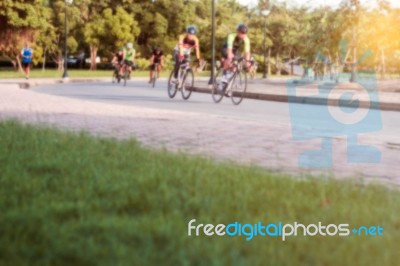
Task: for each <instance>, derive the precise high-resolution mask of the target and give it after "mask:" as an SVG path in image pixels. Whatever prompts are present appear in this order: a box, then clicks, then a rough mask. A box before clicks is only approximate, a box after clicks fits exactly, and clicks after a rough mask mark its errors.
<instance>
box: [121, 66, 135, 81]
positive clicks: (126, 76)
mask: <svg viewBox="0 0 400 266" xmlns="http://www.w3.org/2000/svg"><path fill="white" fill-rule="evenodd" d="M121 67H122V69H123V74H122V79H123V80H124V87H126V81H127V80H128V79H129V70H128V67H131V68H132V70H133V69H134V67H135V65H134V63H133V62H128V61H125V62H124V63H122V66H121Z"/></svg>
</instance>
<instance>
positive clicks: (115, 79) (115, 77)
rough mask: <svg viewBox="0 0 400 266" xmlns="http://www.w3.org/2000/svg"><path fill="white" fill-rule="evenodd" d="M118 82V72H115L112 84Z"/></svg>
mask: <svg viewBox="0 0 400 266" xmlns="http://www.w3.org/2000/svg"><path fill="white" fill-rule="evenodd" d="M117 80H118V73H117V71H116V70H114V72H113V75H112V83H115V82H117Z"/></svg>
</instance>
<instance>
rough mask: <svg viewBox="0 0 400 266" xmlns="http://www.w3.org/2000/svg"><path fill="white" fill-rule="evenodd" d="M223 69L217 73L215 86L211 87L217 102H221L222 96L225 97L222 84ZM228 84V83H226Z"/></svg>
mask: <svg viewBox="0 0 400 266" xmlns="http://www.w3.org/2000/svg"><path fill="white" fill-rule="evenodd" d="M222 73H223V72H222V70H219V71H218V72H217V74H215V77H214V81H213V86H212V89H211V95H212V98H213V100H214V102H215V103H219V102H220V101H221V100H222V98H223V97H224V93H223V89H224V88H222V85H221V83H222V82H221V78H222ZM224 86H226V85H224Z"/></svg>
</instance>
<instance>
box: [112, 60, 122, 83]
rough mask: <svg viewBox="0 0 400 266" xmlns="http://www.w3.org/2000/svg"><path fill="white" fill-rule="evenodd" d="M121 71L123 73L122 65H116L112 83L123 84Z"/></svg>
mask: <svg viewBox="0 0 400 266" xmlns="http://www.w3.org/2000/svg"><path fill="white" fill-rule="evenodd" d="M120 71H121V64H118V63H117V64H115V66H114V72H113V75H112V83H115V82H117V83H120V82H121V75H120Z"/></svg>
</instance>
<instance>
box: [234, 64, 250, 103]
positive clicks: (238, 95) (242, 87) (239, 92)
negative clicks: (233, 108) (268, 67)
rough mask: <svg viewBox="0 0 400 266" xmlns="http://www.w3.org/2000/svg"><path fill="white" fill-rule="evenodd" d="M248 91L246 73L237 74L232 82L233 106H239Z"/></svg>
mask: <svg viewBox="0 0 400 266" xmlns="http://www.w3.org/2000/svg"><path fill="white" fill-rule="evenodd" d="M246 89H247V74H246V72H244V71H240V72H237V73H236V75H235V77H234V78H233V80H232V85H231V94H232V95H231V100H232V102H233V104H235V105H238V104H240V103H241V102H242V101H243V97H244V94H245V93H246Z"/></svg>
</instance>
